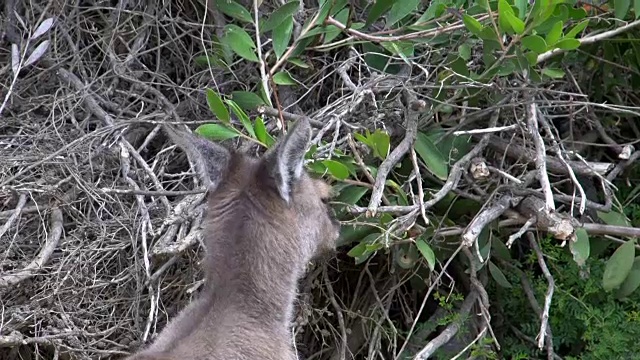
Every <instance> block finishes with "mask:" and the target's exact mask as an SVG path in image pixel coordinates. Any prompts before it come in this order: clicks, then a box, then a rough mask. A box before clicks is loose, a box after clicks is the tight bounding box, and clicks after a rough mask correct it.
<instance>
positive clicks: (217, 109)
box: [207, 88, 231, 125]
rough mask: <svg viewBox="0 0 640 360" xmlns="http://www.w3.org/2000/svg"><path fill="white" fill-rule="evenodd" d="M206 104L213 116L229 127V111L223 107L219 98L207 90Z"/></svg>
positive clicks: (213, 92)
mask: <svg viewBox="0 0 640 360" xmlns="http://www.w3.org/2000/svg"><path fill="white" fill-rule="evenodd" d="M207 104H208V105H209V109H210V110H211V112H213V114H214V115H215V116H216V117H217V118H218V119H220V121H222V122H223V123H225V124H227V125H229V124H230V121H231V118H230V117H229V110H227V107H226V106H224V103H223V102H222V99H220V96H218V94H216V92H215V91H213V90H211V89H209V88H207Z"/></svg>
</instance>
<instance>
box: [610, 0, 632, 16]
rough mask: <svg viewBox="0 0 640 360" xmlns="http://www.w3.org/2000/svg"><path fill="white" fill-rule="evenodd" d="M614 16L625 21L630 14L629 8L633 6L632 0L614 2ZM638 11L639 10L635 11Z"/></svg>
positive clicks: (616, 0)
mask: <svg viewBox="0 0 640 360" xmlns="http://www.w3.org/2000/svg"><path fill="white" fill-rule="evenodd" d="M613 4H614V5H613V6H614V15H615V17H617V18H618V19H620V20H623V19H624V18H625V16H627V13H628V12H629V7H630V6H631V0H614V2H613ZM635 10H636V11H638V9H637V8H636V9H635Z"/></svg>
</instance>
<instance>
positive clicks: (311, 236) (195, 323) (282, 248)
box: [128, 121, 339, 360]
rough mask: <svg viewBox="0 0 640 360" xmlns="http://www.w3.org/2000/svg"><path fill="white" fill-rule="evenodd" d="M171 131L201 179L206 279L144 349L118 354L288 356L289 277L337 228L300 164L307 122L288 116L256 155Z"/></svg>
mask: <svg viewBox="0 0 640 360" xmlns="http://www.w3.org/2000/svg"><path fill="white" fill-rule="evenodd" d="M176 135H177V134H175V133H174V134H173V136H172V138H176V139H179V141H182V142H181V143H179V145H181V146H182V147H183V148H184V147H187V148H188V149H185V150H186V151H187V152H189V154H190V158H192V161H194V163H197V164H199V165H198V166H202V167H203V168H206V173H207V174H209V176H210V177H211V179H210V182H211V184H212V185H211V186H210V187H209V194H208V209H207V220H206V222H205V229H204V242H205V246H206V255H205V259H204V262H203V264H204V265H203V266H204V271H205V276H206V278H207V284H206V286H205V288H204V289H203V290H202V293H201V294H200V296H199V297H198V299H196V300H195V301H193V302H192V303H191V304H189V306H187V307H186V308H185V309H183V311H182V312H181V313H180V314H178V315H177V316H176V317H175V318H174V319H173V320H171V321H170V322H169V324H168V325H167V326H166V327H165V328H164V329H163V331H162V332H161V333H160V335H159V336H158V337H157V338H156V339H155V341H154V342H153V343H152V344H151V345H150V346H149V347H147V348H146V349H144V350H142V351H141V352H139V353H137V354H134V355H132V356H130V357H129V358H128V360H142V359H147V360H160V359H163V360H187V359H206V360H222V359H225V360H249V359H264V360H293V359H296V358H297V357H296V353H295V351H294V350H293V347H292V340H293V339H292V334H291V332H290V329H289V327H290V323H291V317H292V312H293V301H294V299H295V297H296V292H297V282H298V280H299V279H300V278H301V277H302V276H303V274H304V272H305V268H306V265H307V263H308V262H309V261H310V260H311V259H312V258H314V257H316V256H317V255H319V254H320V253H323V252H325V251H332V250H334V249H335V242H336V240H337V238H338V231H339V227H338V224H337V223H336V222H335V220H333V219H332V218H331V216H330V215H329V211H328V209H327V206H326V205H325V204H324V202H323V199H326V198H327V197H329V195H330V192H331V191H330V187H329V185H327V184H326V183H324V182H323V181H321V180H316V179H312V178H311V177H309V175H308V174H307V173H306V172H305V171H304V168H303V166H302V164H303V161H304V153H305V151H306V148H307V146H308V143H309V139H310V126H309V124H308V122H306V121H303V122H301V123H298V124H297V125H296V126H295V127H294V128H293V129H291V130H290V132H289V134H288V135H287V136H286V137H285V138H284V139H283V140H282V141H280V142H279V143H278V144H276V145H274V148H273V150H272V151H270V152H269V153H267V154H266V155H265V156H264V157H263V159H255V158H250V157H247V156H244V155H241V154H236V153H232V152H228V151H227V150H224V151H223V150H221V149H223V148H222V147H220V146H219V145H216V144H213V143H211V142H208V141H205V140H202V139H199V140H198V141H197V142H184V138H185V137H183V136H177V137H176ZM212 158H213V159H215V161H212ZM220 159H222V162H220V161H219V160H220ZM221 164H224V165H223V166H221ZM285 184H286V185H285Z"/></svg>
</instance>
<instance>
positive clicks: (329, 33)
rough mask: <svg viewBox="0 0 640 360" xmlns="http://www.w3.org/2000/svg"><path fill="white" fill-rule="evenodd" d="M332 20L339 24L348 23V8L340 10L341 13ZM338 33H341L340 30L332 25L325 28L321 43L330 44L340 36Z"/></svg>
mask: <svg viewBox="0 0 640 360" xmlns="http://www.w3.org/2000/svg"><path fill="white" fill-rule="evenodd" d="M334 19H336V20H337V21H338V22H339V23H341V24H346V23H347V22H348V21H349V8H345V9H342V11H340V12H339V13H337V14H336V16H334ZM340 33H342V30H340V29H339V28H338V27H336V26H334V25H329V26H327V27H326V28H325V35H324V40H323V41H322V43H323V44H328V43H330V42H332V41H333V39H335V38H337V37H338V35H340Z"/></svg>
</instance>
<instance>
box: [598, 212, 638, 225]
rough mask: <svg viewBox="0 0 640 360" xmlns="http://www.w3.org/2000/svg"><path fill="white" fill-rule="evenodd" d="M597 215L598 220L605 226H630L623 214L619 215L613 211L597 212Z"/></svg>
mask: <svg viewBox="0 0 640 360" xmlns="http://www.w3.org/2000/svg"><path fill="white" fill-rule="evenodd" d="M597 214H598V217H599V218H600V220H602V221H604V223H605V224H607V225H614V226H631V222H629V220H628V219H627V217H626V216H625V215H624V214H621V213H619V212H617V211H613V210H611V211H609V212H602V211H597Z"/></svg>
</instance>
